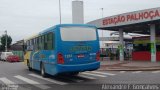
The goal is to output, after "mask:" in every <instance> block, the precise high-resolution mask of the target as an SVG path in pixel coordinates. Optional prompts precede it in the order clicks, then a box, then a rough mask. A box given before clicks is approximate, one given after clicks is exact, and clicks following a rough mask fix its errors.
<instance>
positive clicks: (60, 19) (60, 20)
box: [59, 0, 61, 24]
mask: <svg viewBox="0 0 160 90" xmlns="http://www.w3.org/2000/svg"><path fill="white" fill-rule="evenodd" d="M59 22H60V24H61V0H59Z"/></svg>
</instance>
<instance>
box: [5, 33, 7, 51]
mask: <svg viewBox="0 0 160 90" xmlns="http://www.w3.org/2000/svg"><path fill="white" fill-rule="evenodd" d="M5 34H6V45H5V51H6V52H7V30H6V31H5Z"/></svg>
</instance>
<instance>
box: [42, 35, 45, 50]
mask: <svg viewBox="0 0 160 90" xmlns="http://www.w3.org/2000/svg"><path fill="white" fill-rule="evenodd" d="M44 39H45V38H44V35H43V36H42V42H41V44H42V47H41V49H42V50H44V45H45V44H44V42H45V41H44Z"/></svg>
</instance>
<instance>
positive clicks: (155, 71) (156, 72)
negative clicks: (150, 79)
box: [152, 71, 160, 73]
mask: <svg viewBox="0 0 160 90" xmlns="http://www.w3.org/2000/svg"><path fill="white" fill-rule="evenodd" d="M152 73H160V71H153V72H152Z"/></svg>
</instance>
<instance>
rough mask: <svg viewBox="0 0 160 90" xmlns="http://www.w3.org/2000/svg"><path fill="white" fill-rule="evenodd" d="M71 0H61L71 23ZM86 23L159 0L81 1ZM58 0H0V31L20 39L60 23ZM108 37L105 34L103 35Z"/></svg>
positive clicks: (156, 3) (65, 19) (65, 20)
mask: <svg viewBox="0 0 160 90" xmlns="http://www.w3.org/2000/svg"><path fill="white" fill-rule="evenodd" d="M72 1H73V0H61V4H62V7H61V8H62V23H72V11H71V10H72V7H71V6H72V5H71V2H72ZM83 1H84V17H85V22H89V21H92V20H95V19H98V18H101V17H102V11H101V9H100V8H104V16H105V17H107V16H112V15H116V14H121V13H125V12H131V11H137V10H143V9H148V8H154V7H159V6H160V0H83ZM58 5H59V4H58V0H0V33H1V34H3V33H4V30H7V31H8V34H9V35H11V37H12V38H13V41H14V42H15V41H17V40H21V39H24V38H26V37H27V36H29V35H33V34H34V33H38V32H40V31H42V30H44V29H46V28H48V27H51V26H53V25H55V24H58V23H59V10H58ZM106 36H108V34H106Z"/></svg>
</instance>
